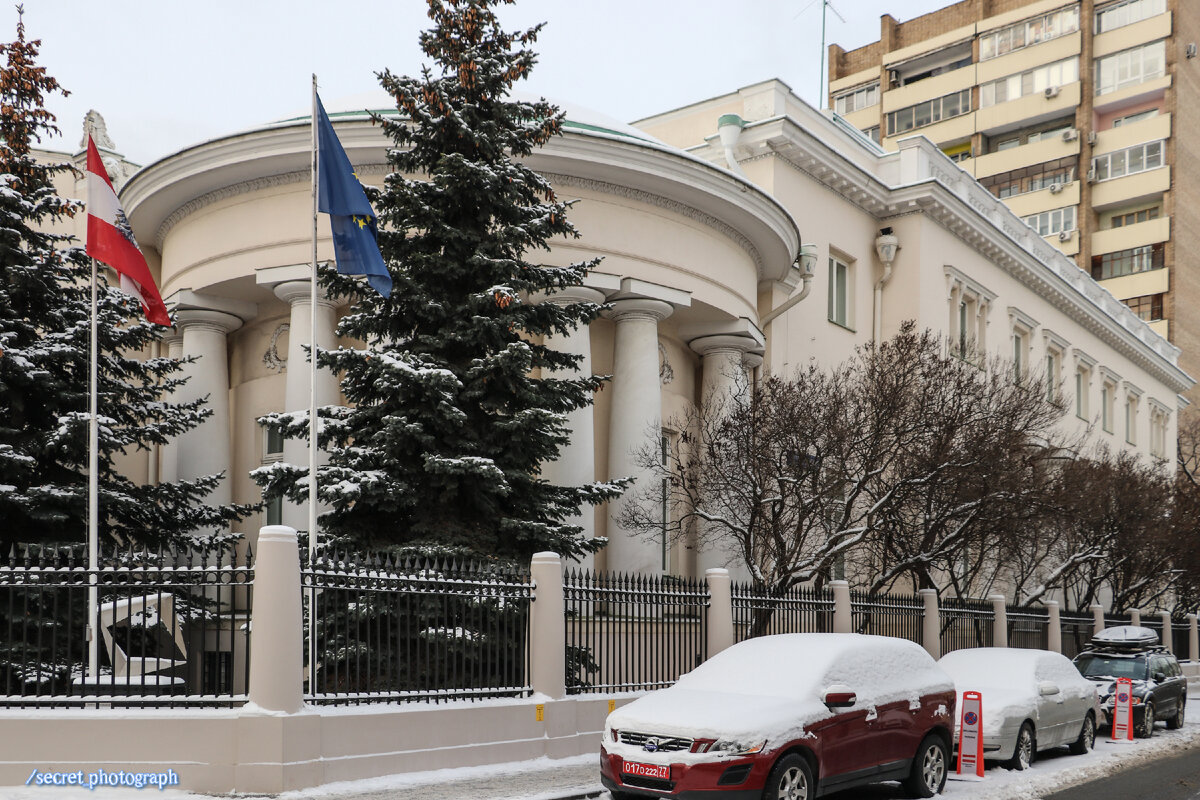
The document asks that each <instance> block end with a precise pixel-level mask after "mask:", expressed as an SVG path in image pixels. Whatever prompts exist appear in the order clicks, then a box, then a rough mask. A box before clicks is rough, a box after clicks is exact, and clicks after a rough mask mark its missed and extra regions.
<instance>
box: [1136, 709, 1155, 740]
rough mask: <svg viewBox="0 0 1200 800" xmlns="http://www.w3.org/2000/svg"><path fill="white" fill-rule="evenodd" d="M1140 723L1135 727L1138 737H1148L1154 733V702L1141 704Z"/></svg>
mask: <svg viewBox="0 0 1200 800" xmlns="http://www.w3.org/2000/svg"><path fill="white" fill-rule="evenodd" d="M1142 709H1143V710H1142V724H1141V725H1139V726H1138V728H1137V736H1138V738H1139V739H1149V738H1150V737H1151V736H1153V735H1154V703H1146V705H1144V706H1142Z"/></svg>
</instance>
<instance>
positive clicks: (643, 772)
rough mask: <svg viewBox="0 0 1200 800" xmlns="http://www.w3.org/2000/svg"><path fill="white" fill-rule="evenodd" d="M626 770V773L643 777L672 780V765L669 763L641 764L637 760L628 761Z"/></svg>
mask: <svg viewBox="0 0 1200 800" xmlns="http://www.w3.org/2000/svg"><path fill="white" fill-rule="evenodd" d="M624 772H625V774H626V775H638V776H641V777H643V778H659V779H661V780H664V781H669V780H671V767H670V765H669V764H639V763H637V762H636V761H626V762H625V767H624Z"/></svg>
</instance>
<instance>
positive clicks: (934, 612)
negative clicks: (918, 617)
mask: <svg viewBox="0 0 1200 800" xmlns="http://www.w3.org/2000/svg"><path fill="white" fill-rule="evenodd" d="M917 594H919V595H921V600H922V601H923V602H924V603H925V614H924V618H923V619H922V621H921V644H922V646H924V648H925V652H927V653H929V655H931V656H933V658H934V659H939V658H941V657H942V618H941V610H940V608H939V606H938V593H937V589H918V590H917Z"/></svg>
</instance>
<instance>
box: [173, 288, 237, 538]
mask: <svg viewBox="0 0 1200 800" xmlns="http://www.w3.org/2000/svg"><path fill="white" fill-rule="evenodd" d="M241 325H242V321H241V320H240V319H239V318H238V317H235V316H234V315H233V314H226V313H225V312H223V311H205V310H198V309H189V310H183V311H179V312H178V313H177V315H176V327H178V328H179V330H180V331H181V332H182V333H183V353H182V354H183V356H184V357H185V358H186V357H190V356H195V357H196V360H195V361H193V362H192V363H190V364H185V365H184V374H185V375H187V377H188V381H187V383H185V384H184V385H183V386H181V387H180V389H179V399H180V400H181V401H189V400H194V399H196V398H198V397H204V396H206V395H207V397H208V402H207V408H208V409H209V410H211V411H212V415H211V416H209V417H208V419H206V420H204V422H202V423H200V424H199V425H197V426H196V427H195V428H192V429H191V430H190V431H188V432H187V433H185V434H183V435H182V436H180V437H179V440H178V444H177V445H176V453H177V475H178V477H179V478H180V479H183V480H189V479H192V478H198V477H200V476H202V475H213V474H216V473H218V472H222V473H224V475H223V476H222V478H221V480H220V482H219V483H218V484H217V487H216V488H215V489H213V491H212V492H211V493H210V494H209V495H208V496H207V497H206V498H205V502H206V503H208V504H210V505H224V504H227V503H229V502H231V501H232V499H233V494H232V490H231V488H230V480H229V479H230V472H231V471H232V468H233V440H232V437H231V427H230V419H229V356H228V350H227V342H226V337H227V335H228V334H229V333H230V332H231V331H234V330H237V329H238V328H240V327H241ZM210 532H215V531H210Z"/></svg>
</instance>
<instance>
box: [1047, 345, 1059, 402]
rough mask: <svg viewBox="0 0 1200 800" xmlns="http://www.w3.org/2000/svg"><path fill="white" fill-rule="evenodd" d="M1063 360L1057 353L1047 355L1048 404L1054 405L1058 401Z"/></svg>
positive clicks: (1052, 352) (1050, 352)
mask: <svg viewBox="0 0 1200 800" xmlns="http://www.w3.org/2000/svg"><path fill="white" fill-rule="evenodd" d="M1061 359H1062V356H1060V355H1059V354H1058V353H1057V352H1055V351H1053V350H1051V351H1049V352H1047V353H1046V402H1047V403H1054V402H1057V400H1058V365H1059V363H1060V361H1061Z"/></svg>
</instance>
